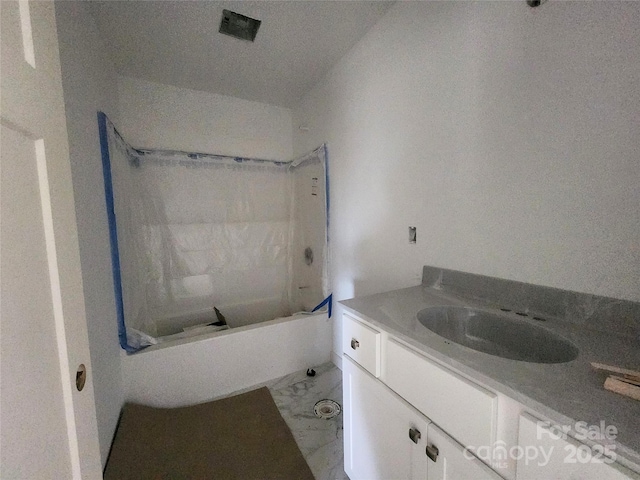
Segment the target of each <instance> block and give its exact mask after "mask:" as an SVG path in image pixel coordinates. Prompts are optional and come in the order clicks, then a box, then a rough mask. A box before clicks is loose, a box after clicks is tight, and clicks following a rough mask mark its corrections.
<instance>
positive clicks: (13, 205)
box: [0, 0, 102, 480]
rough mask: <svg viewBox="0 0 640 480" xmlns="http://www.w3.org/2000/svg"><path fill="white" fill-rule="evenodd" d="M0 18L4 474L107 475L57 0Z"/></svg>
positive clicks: (0, 433)
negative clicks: (79, 374) (83, 373)
mask: <svg viewBox="0 0 640 480" xmlns="http://www.w3.org/2000/svg"><path fill="white" fill-rule="evenodd" d="M0 22H1V23H0V28H1V30H0V37H1V40H2V50H1V53H0V61H1V70H0V177H1V180H0V209H1V210H0V215H1V217H0V284H1V291H0V295H1V296H0V440H1V444H0V449H1V450H0V478H3V479H5V478H6V479H29V480H31V479H48V478H56V479H67V478H87V479H90V478H101V477H102V472H101V465H100V453H99V447H98V436H97V422H96V414H95V404H94V397H93V384H92V380H91V365H90V361H89V348H88V339H87V326H86V319H85V309H84V299H83V293H82V277H81V273H80V258H79V251H78V238H77V228H76V220H75V210H74V199H73V191H72V184H71V171H70V165H69V152H68V143H67V131H66V122H65V113H64V103H63V98H62V85H61V81H60V60H59V55H58V41H57V36H56V35H57V34H56V26H55V16H54V3H53V2H49V1H35V2H28V0H20V1H19V2H18V1H7V0H0ZM81 364H84V366H85V367H86V370H87V372H88V378H87V380H86V383H85V385H84V388H83V389H82V391H79V390H78V389H77V388H76V371H77V368H78V367H79V365H81Z"/></svg>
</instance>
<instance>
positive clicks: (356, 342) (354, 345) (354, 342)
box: [351, 338, 360, 350]
mask: <svg viewBox="0 0 640 480" xmlns="http://www.w3.org/2000/svg"><path fill="white" fill-rule="evenodd" d="M359 346H360V342H359V341H358V340H356V339H355V338H352V339H351V348H353V349H354V350H355V349H356V348H358V347H359Z"/></svg>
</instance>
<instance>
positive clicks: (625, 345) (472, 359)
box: [340, 285, 640, 472]
mask: <svg viewBox="0 0 640 480" xmlns="http://www.w3.org/2000/svg"><path fill="white" fill-rule="evenodd" d="M340 304H341V305H343V307H345V309H346V310H347V311H351V312H352V313H355V314H357V315H358V316H360V317H362V318H363V319H364V320H366V321H369V322H370V323H371V324H373V325H376V326H378V327H380V328H381V329H383V330H385V331H387V332H388V333H390V334H391V335H393V336H395V337H397V338H399V339H401V340H403V341H405V342H406V343H407V344H409V345H411V346H413V347H414V348H415V349H416V350H418V351H420V352H422V353H424V354H425V355H427V356H430V357H432V358H434V359H436V360H438V361H440V362H441V363H443V364H445V365H449V366H450V367H452V368H453V369H454V370H457V371H459V372H462V373H464V374H466V375H469V376H470V377H471V378H473V379H475V380H476V381H477V382H478V383H480V384H484V385H485V386H486V387H487V388H489V389H492V390H494V391H496V392H500V393H503V394H504V395H507V396H509V397H511V398H513V399H514V400H516V401H518V402H520V403H522V404H523V405H525V406H526V407H528V408H530V409H531V410H533V411H535V412H538V413H539V414H540V415H542V416H545V417H548V418H549V420H551V421H552V422H554V423H556V424H558V425H572V426H573V425H575V424H576V422H579V421H584V422H586V423H587V424H588V425H601V422H602V421H604V422H605V424H606V425H614V426H615V427H616V428H617V429H618V435H617V437H616V439H615V441H614V443H615V453H616V455H617V458H618V460H619V461H620V463H621V464H624V465H626V466H627V467H629V468H631V469H632V470H635V471H636V472H640V401H637V400H633V399H631V398H628V397H625V396H622V395H618V394H616V393H613V392H610V391H607V390H604V388H603V383H604V380H605V378H606V374H605V373H604V372H598V371H596V370H594V369H593V368H592V367H591V365H590V362H598V363H604V364H607V365H617V366H620V367H623V368H631V369H635V370H638V367H639V366H640V348H639V345H638V339H637V338H635V337H634V336H623V335H620V334H613V333H611V332H604V331H601V330H595V329H590V328H588V326H585V325H584V324H582V325H581V324H577V323H572V322H567V321H564V320H558V319H554V318H551V317H546V321H544V322H539V321H536V320H533V319H531V317H529V318H523V317H521V316H518V315H516V314H515V313H504V312H501V311H500V310H498V309H497V308H495V307H496V305H495V304H494V305H490V304H488V303H487V302H483V301H481V300H478V299H475V300H474V299H470V298H468V297H463V296H461V295H459V294H456V293H452V292H447V291H444V290H442V289H439V286H436V288H432V287H430V286H426V285H420V286H416V287H411V288H405V289H401V290H395V291H391V292H387V293H380V294H376V295H370V296H366V297H358V298H354V299H351V300H345V301H342V302H340ZM443 305H452V306H470V307H475V308H482V309H489V308H494V309H495V311H496V313H499V314H501V315H505V316H506V317H508V318H511V319H513V321H514V322H529V323H532V324H535V325H538V326H541V327H542V328H547V329H549V330H551V331H553V332H556V333H558V334H560V335H562V336H563V337H565V338H566V339H569V340H570V341H572V342H573V343H574V344H575V345H576V346H577V347H578V348H579V350H580V353H579V355H578V357H577V358H576V359H575V360H572V361H570V362H567V363H558V364H541V363H530V362H523V361H517V360H507V359H503V358H500V357H496V356H492V355H489V354H486V353H482V352H478V351H475V350H471V349H470V348H467V347H464V346H461V345H457V344H455V343H453V342H450V341H446V340H445V339H444V338H443V337H441V336H439V335H437V334H435V333H433V332H431V331H430V330H428V329H427V328H425V327H424V326H422V324H420V323H419V322H418V319H417V313H418V312H419V311H420V310H422V309H423V308H427V307H434V306H443ZM607 443H609V444H610V442H607Z"/></svg>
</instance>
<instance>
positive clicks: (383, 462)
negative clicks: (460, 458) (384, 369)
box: [342, 356, 429, 480]
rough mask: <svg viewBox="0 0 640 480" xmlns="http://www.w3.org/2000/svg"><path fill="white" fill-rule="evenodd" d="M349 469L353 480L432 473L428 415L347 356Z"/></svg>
mask: <svg viewBox="0 0 640 480" xmlns="http://www.w3.org/2000/svg"><path fill="white" fill-rule="evenodd" d="M342 358H343V360H342V367H343V370H342V375H343V376H342V378H343V383H342V389H343V395H344V401H343V403H344V460H345V462H344V469H345V472H346V473H347V475H348V476H349V478H350V479H351V480H376V479H378V480H400V479H402V480H410V479H416V480H417V479H420V480H426V479H427V456H426V454H425V449H426V446H427V425H428V424H429V421H428V420H427V419H426V418H425V417H423V416H422V415H420V414H419V413H418V412H417V411H416V410H414V409H413V408H411V407H410V406H409V405H408V404H407V403H406V402H404V401H403V400H401V399H400V398H399V397H398V396H397V395H396V394H394V393H393V392H391V390H389V389H388V388H387V387H386V386H384V385H383V384H382V383H381V382H379V381H378V380H376V379H374V378H373V377H372V376H371V375H369V374H368V373H366V372H365V371H364V370H362V369H361V368H360V367H359V366H357V365H356V364H355V363H354V362H352V361H351V359H349V358H348V357H347V356H343V357H342Z"/></svg>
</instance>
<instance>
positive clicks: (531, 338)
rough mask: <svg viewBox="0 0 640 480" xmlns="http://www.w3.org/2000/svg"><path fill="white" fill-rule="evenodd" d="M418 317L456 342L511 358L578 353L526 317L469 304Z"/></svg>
mask: <svg viewBox="0 0 640 480" xmlns="http://www.w3.org/2000/svg"><path fill="white" fill-rule="evenodd" d="M418 321H419V322H420V323H421V324H422V325H423V326H425V327H426V328H428V329H429V330H431V331H432V332H434V333H436V334H438V335H440V336H441V337H444V338H446V339H447V340H450V341H452V342H454V343H457V344H460V345H463V346H465V347H468V348H471V349H473V350H477V351H479V352H484V353H488V354H489V355H495V356H497V357H502V358H507V359H510V360H521V361H524V362H534V363H564V362H569V361H571V360H573V359H575V358H576V357H577V356H578V348H577V347H576V346H575V345H574V344H573V343H571V342H570V341H568V340H566V339H564V338H562V337H561V336H559V335H556V334H555V333H553V332H551V331H549V330H547V329H546V328H542V327H539V326H537V325H532V324H530V323H528V322H526V321H524V320H520V319H517V318H510V317H509V316H506V315H500V314H497V313H492V312H488V311H484V310H475V309H472V308H466V307H450V306H446V307H431V308H425V309H424V310H421V311H419V312H418Z"/></svg>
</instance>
